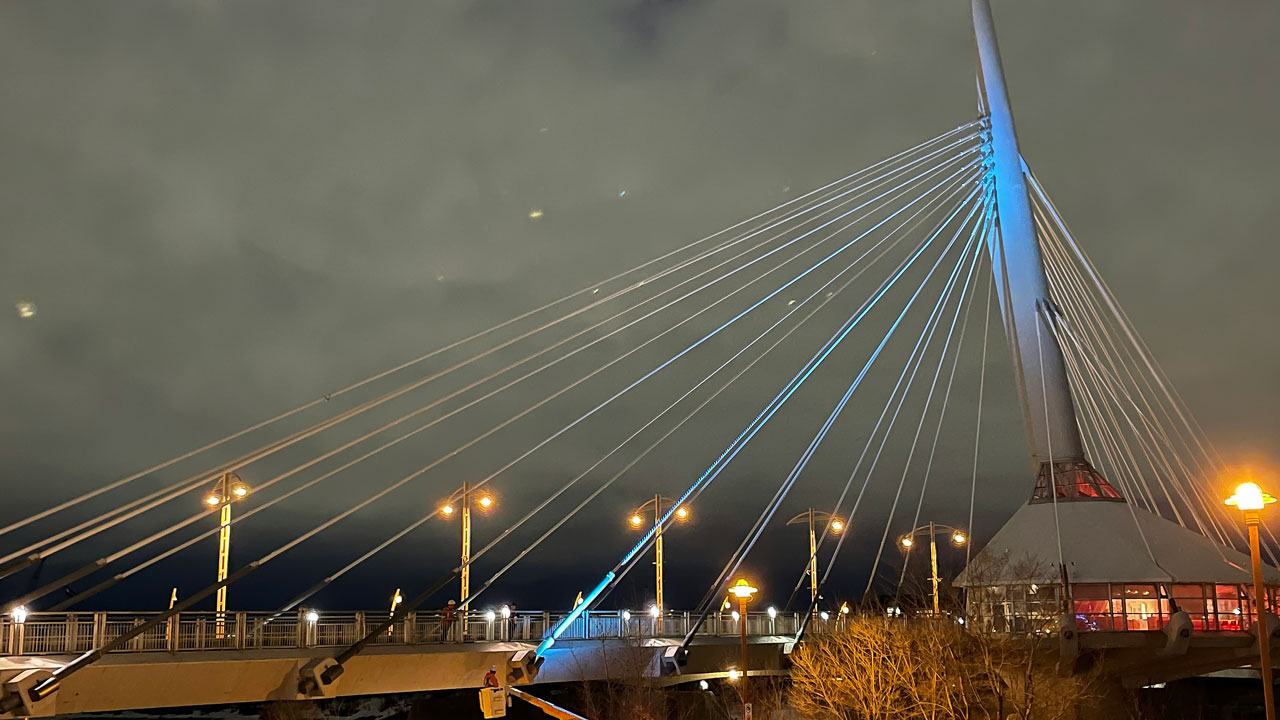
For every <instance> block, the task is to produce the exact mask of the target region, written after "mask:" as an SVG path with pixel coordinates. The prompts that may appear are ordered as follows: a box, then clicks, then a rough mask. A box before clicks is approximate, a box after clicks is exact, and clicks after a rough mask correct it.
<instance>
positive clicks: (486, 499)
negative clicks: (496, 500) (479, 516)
mask: <svg viewBox="0 0 1280 720" xmlns="http://www.w3.org/2000/svg"><path fill="white" fill-rule="evenodd" d="M478 502H479V503H480V507H482V508H484V509H485V510H488V509H489V508H491V507H493V496H492V495H481V496H480V500H478Z"/></svg>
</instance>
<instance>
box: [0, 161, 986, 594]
mask: <svg viewBox="0 0 1280 720" xmlns="http://www.w3.org/2000/svg"><path fill="white" fill-rule="evenodd" d="M967 154H968V153H967V152H966V153H962V154H961V155H959V156H957V157H954V158H950V159H948V160H947V161H944V162H943V163H941V164H939V165H937V166H934V167H933V168H930V170H929V171H926V172H925V173H921V174H918V175H916V176H915V177H913V178H912V179H911V180H908V181H907V182H906V183H904V185H900V186H898V187H897V188H894V189H892V190H891V191H889V192H887V193H882V194H881V195H878V196H877V197H876V198H873V200H872V201H869V202H868V203H864V204H862V205H860V206H858V207H857V208H854V210H851V211H849V212H846V213H844V214H842V215H840V216H838V217H837V218H836V219H837V220H838V219H842V218H844V217H847V216H848V215H849V214H851V213H852V212H854V211H856V210H860V209H865V208H866V207H867V206H868V205H870V204H871V203H873V202H874V201H876V200H879V199H882V198H884V197H885V196H886V195H892V193H893V192H896V191H899V190H901V193H903V194H905V193H906V192H907V191H908V190H909V189H910V188H911V187H913V186H914V183H916V182H923V181H925V180H927V179H928V178H929V177H930V176H931V174H932V173H934V172H937V171H941V170H943V169H945V168H946V167H947V166H948V165H949V164H950V163H953V162H956V161H958V160H960V159H963V158H964V157H965V156H967ZM931 155H932V154H931ZM855 197H856V196H855ZM877 209H878V208H877ZM875 211H876V210H873V211H872V212H875ZM866 217H867V216H863V219H865V218H866ZM831 222H834V221H831ZM831 222H828V223H824V224H823V225H822V226H819V228H815V229H814V231H816V230H817V229H821V228H823V227H826V226H827V225H829V224H831ZM811 232H813V231H810V232H807V233H805V234H804V235H801V236H800V238H803V237H806V236H808V235H809V234H811ZM783 235H785V233H782V234H779V235H776V236H774V238H771V239H770V241H771V240H773V239H776V238H777V237H781V236H783ZM800 238H795V239H793V240H791V241H790V242H788V243H786V244H784V245H783V246H781V247H787V246H789V245H791V244H793V243H794V242H797V241H798V240H799V239H800ZM828 239H829V238H828ZM768 242H769V241H766V242H765V243H761V244H760V245H757V246H756V247H757V248H758V247H761V246H763V245H764V244H767V243H768ZM781 247H780V248H775V249H774V250H773V251H770V252H768V253H766V254H765V255H763V256H761V257H758V258H756V259H755V260H753V261H752V262H749V263H747V265H744V266H742V267H739V268H738V270H741V269H743V268H745V267H747V266H749V265H751V264H753V263H754V262H757V261H759V260H761V259H763V258H764V257H768V256H769V255H771V254H772V253H773V252H776V251H778V250H780V249H781ZM753 249H755V248H753ZM810 249H811V248H810ZM748 252H749V251H748ZM743 254H745V253H743ZM737 257H741V254H740V255H738V256H735V258H734V259H736V258H737ZM723 264H724V263H721V264H719V265H716V266H715V267H714V268H712V269H715V268H718V267H720V266H721V265H723ZM706 272H709V270H707V271H704V272H702V273H699V274H698V275H696V276H694V277H693V278H690V279H687V280H686V281H684V282H682V283H680V284H679V285H677V286H675V287H681V286H683V285H684V284H686V283H688V282H691V281H692V280H693V279H696V278H697V277H701V276H702V275H703V274H706ZM734 272H737V271H736V270H735V271H734ZM731 274H733V273H728V274H726V275H722V276H721V277H720V278H719V279H718V280H720V279H724V278H725V277H728V275H731ZM718 280H717V281H718ZM713 282H715V281H713ZM708 285H709V284H707V285H703V286H701V287H699V288H698V290H701V289H703V288H705V287H708ZM674 289H675V288H669V289H668V290H665V291H663V292H662V293H659V295H658V296H655V297H654V298H649V299H648V300H645V301H642V302H641V303H639V304H638V305H636V306H633V307H632V308H629V309H628V310H624V311H623V312H622V313H617V314H615V315H614V316H612V317H610V318H607V319H605V320H603V321H600V322H598V323H596V324H594V325H592V326H591V327H589V328H586V329H584V330H581V331H579V332H578V333H575V334H574V335H572V336H570V338H566V339H564V340H562V341H560V342H559V343H556V344H555V345H553V346H552V348H555V347H558V346H559V345H561V344H564V343H565V342H568V341H569V340H571V339H574V338H576V337H578V336H580V335H582V334H583V333H585V332H588V331H590V330H592V329H595V328H597V327H599V326H601V325H603V324H605V323H607V322H609V321H611V320H613V319H615V318H617V317H620V316H621V315H623V314H625V313H626V312H629V311H630V310H631V309H635V307H640V306H642V305H644V304H646V303H648V302H649V301H651V300H653V299H656V297H660V296H661V295H664V294H666V293H667V292H670V291H671V290H674ZM694 292H697V290H695V291H694ZM692 294H693V293H687V294H685V295H683V296H682V297H681V298H680V299H681V300H683V299H685V298H687V297H689V296H690V295H692ZM670 305H671V303H669V304H667V305H664V306H663V307H661V308H659V310H662V309H665V308H667V307H670ZM652 314H653V313H649V314H646V315H644V316H643V317H641V318H639V319H637V320H636V321H633V322H631V323H628V324H627V325H625V326H623V327H621V328H618V329H617V330H615V331H613V332H612V333H610V334H609V335H606V336H605V337H610V336H612V335H613V334H616V333H618V332H621V331H622V330H625V329H626V328H628V327H630V326H631V325H634V324H635V322H639V321H640V320H643V319H646V318H648V317H650V316H651V315H652ZM603 339H605V338H598V339H597V340H596V342H599V341H602V340H603ZM591 344H594V343H591ZM504 346H505V345H504ZM500 347H503V346H500ZM552 348H547V349H544V350H543V351H540V352H538V353H534V354H533V355H532V356H531V357H537V356H538V355H541V354H542V353H544V352H546V351H548V350H549V349H552ZM492 351H493V349H491V350H489V351H485V352H484V353H481V354H479V355H477V356H473V357H472V358H469V359H468V360H465V361H463V362H461V363H459V364H457V365H454V366H453V367H451V368H448V369H446V370H444V371H441V372H439V373H436V374H434V375H431V376H428V377H427V378H424V379H421V380H419V381H417V382H415V383H411V384H410V385H408V386H405V387H403V388H401V389H400V390H397V391H395V392H394V393H391V394H388V395H387V396H384V397H383V398H379V399H378V400H375V401H370V402H369V403H366V404H365V405H362V406H360V407H359V408H353V409H352V410H350V411H348V412H347V413H345V414H344V415H343V416H341V417H339V418H336V419H333V420H330V421H326V422H325V423H323V425H324V428H322V429H327V428H328V427H331V426H333V425H334V424H336V423H338V422H341V421H342V420H345V419H347V418H349V417H351V416H353V415H354V414H358V413H359V412H363V410H365V409H368V408H369V407H370V406H372V405H376V404H381V402H384V401H386V400H389V399H392V398H394V397H398V396H400V395H403V394H404V393H406V392H408V391H410V390H413V389H416V388H417V387H420V386H421V385H423V384H425V383H426V382H429V381H431V380H434V379H436V378H438V377H440V376H442V375H445V374H447V373H449V372H451V371H453V370H455V369H457V368H459V367H462V366H464V365H466V364H467V363H469V362H471V361H473V360H475V359H478V358H480V357H483V356H485V355H488V354H489V353H490V352H492ZM527 359H529V358H526V360H527ZM521 362H523V361H521ZM519 364H521V363H520V362H518V363H516V364H514V365H512V366H508V367H507V368H504V370H503V371H499V372H498V373H495V374H494V375H491V376H490V377H494V376H496V375H498V374H501V373H502V372H504V371H505V370H507V369H510V368H512V367H515V366H517V365H519ZM487 379H488V378H485V379H482V380H481V381H478V382H477V383H473V384H472V385H470V386H468V387H467V388H463V390H466V389H470V388H471V387H474V386H475V385H477V384H479V383H480V382H484V380H487ZM522 379H523V378H522ZM459 392H461V391H457V392H455V393H454V394H452V395H450V396H449V397H448V398H444V399H441V400H440V401H439V402H443V401H444V400H445V399H449V398H451V397H454V396H456V395H457V394H458V393H459ZM439 402H437V403H435V404H433V405H430V406H428V407H427V408H424V409H422V412H425V411H426V410H427V409H430V408H431V407H434V406H435V405H437V404H439ZM402 419H403V418H402ZM383 429H385V427H384V428H383ZM380 430H381V429H380ZM380 430H379V431H380ZM379 431H375V433H374V434H376V432H379ZM366 437H368V436H366ZM299 439H301V438H299ZM361 439H364V438H361ZM295 442H296V441H295ZM357 442H358V441H357ZM349 446H350V443H349V444H348V445H347V446H344V448H343V449H345V447H349ZM278 449H280V448H279V447H276V448H273V449H272V450H271V451H268V452H264V453H260V454H259V455H257V456H254V457H252V458H250V461H253V460H257V459H261V458H262V457H265V456H266V455H268V454H270V453H271V452H274V451H275V450H278ZM332 454H333V453H330V455H332ZM243 464H244V463H241V465H243ZM311 464H314V462H312V463H311ZM194 477H196V476H193V478H194ZM189 480H191V482H188V481H186V480H184V481H182V483H188V486H187V487H183V488H181V489H178V490H176V491H173V488H174V487H177V485H175V486H171V487H170V488H166V489H164V490H161V491H158V492H157V493H153V494H152V495H150V496H148V497H147V498H143V500H149V499H152V498H155V497H156V496H157V495H159V494H160V493H164V492H165V491H166V490H167V491H171V492H169V494H167V495H165V496H164V497H162V498H160V499H159V500H155V501H153V502H151V503H150V504H148V505H146V506H145V507H142V508H139V509H136V510H134V511H133V512H131V513H129V514H128V515H124V516H120V517H117V518H115V519H113V520H110V521H108V522H105V523H101V524H100V525H99V526H98V527H96V528H95V529H93V530H90V531H88V532H86V533H83V534H82V535H80V536H77V538H75V539H73V540H71V541H66V542H63V543H60V544H59V545H57V546H55V547H54V549H52V550H49V549H46V550H45V551H43V552H42V553H35V554H33V555H30V556H27V557H26V558H24V560H25V562H24V563H22V564H18V563H14V564H13V566H12V567H6V568H5V570H3V571H0V577H3V576H4V575H6V574H9V573H11V572H15V571H16V570H18V569H21V568H22V567H25V566H26V565H29V564H31V563H32V562H35V561H36V560H39V559H42V558H43V557H47V556H48V555H49V554H52V553H53V552H57V551H59V550H62V549H65V548H66V547H68V546H70V545H72V544H74V543H76V542H80V541H82V540H84V539H87V538H88V537H91V536H92V535H94V534H97V533H98V532H101V531H103V530H105V529H108V528H110V527H113V526H115V525H118V524H120V523H121V522H124V521H125V520H127V519H131V518H132V517H135V516H136V515H138V514H140V513H142V512H145V511H147V510H150V509H153V508H154V507H157V506H158V505H160V504H163V503H164V502H167V501H169V500H172V499H174V498H176V497H178V496H179V495H181V494H183V493H185V492H189V491H191V490H194V489H197V488H199V487H202V486H203V485H204V484H205V483H206V482H207V476H206V475H203V474H202V475H200V476H198V479H194V480H192V479H189ZM182 483H179V484H178V485H180V484H182ZM108 515H110V513H108ZM102 517H106V516H102ZM102 517H100V518H95V520H93V521H88V522H86V523H82V524H81V525H78V526H76V527H75V528H72V530H71V531H76V530H81V529H83V528H85V527H86V526H89V525H91V524H93V523H94V522H95V521H100V520H101V519H102ZM71 531H64V532H63V533H61V534H59V535H57V536H54V537H55V539H56V538H61V537H65V535H66V534H68V532H71ZM42 542H44V541H42ZM39 544H40V543H37V544H35V545H32V546H28V547H27V548H24V549H22V550H19V551H17V552H14V553H11V554H10V555H9V556H6V557H4V558H0V563H3V562H6V561H10V560H13V559H15V558H18V557H20V556H22V555H23V554H24V553H27V552H29V551H31V550H33V549H35V548H36V547H38V546H39Z"/></svg>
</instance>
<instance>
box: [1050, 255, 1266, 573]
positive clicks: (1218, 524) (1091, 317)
mask: <svg viewBox="0 0 1280 720" xmlns="http://www.w3.org/2000/svg"><path fill="white" fill-rule="evenodd" d="M1051 247H1052V245H1051ZM1053 252H1054V253H1055V254H1056V257H1055V258H1054V260H1055V264H1056V265H1057V266H1058V268H1059V269H1057V272H1060V273H1062V274H1064V275H1066V276H1069V277H1073V278H1074V281H1075V282H1074V290H1075V292H1073V293H1072V299H1071V302H1073V303H1075V305H1076V308H1077V310H1076V312H1077V314H1078V315H1079V316H1080V318H1081V320H1082V322H1081V323H1079V327H1080V328H1081V329H1082V330H1084V331H1085V332H1086V333H1088V335H1089V336H1092V338H1093V339H1092V340H1090V339H1089V337H1085V338H1084V344H1085V345H1086V347H1087V352H1090V353H1095V354H1100V355H1102V356H1103V359H1104V360H1106V361H1107V365H1108V366H1110V368H1111V370H1110V372H1109V373H1107V375H1108V376H1109V378H1110V379H1111V381H1112V382H1113V383H1114V386H1115V388H1117V389H1118V390H1120V392H1122V393H1123V394H1124V396H1125V399H1126V400H1128V401H1129V404H1130V406H1131V407H1132V408H1133V410H1134V412H1135V414H1137V415H1138V417H1139V419H1140V420H1142V426H1143V429H1144V430H1145V431H1146V432H1145V434H1146V436H1147V437H1148V438H1150V443H1149V445H1150V447H1151V449H1150V450H1149V449H1148V448H1147V447H1146V446H1147V445H1148V443H1146V442H1145V441H1143V445H1144V447H1143V450H1144V453H1148V454H1150V453H1152V452H1154V453H1157V454H1158V456H1159V458H1160V460H1161V464H1163V465H1164V471H1165V472H1166V473H1167V474H1168V475H1169V477H1170V481H1171V482H1173V483H1174V486H1175V489H1176V490H1177V492H1178V494H1179V495H1180V496H1181V497H1182V498H1183V501H1184V502H1185V503H1187V505H1188V508H1189V509H1190V510H1191V511H1192V512H1194V506H1195V504H1194V503H1192V502H1191V500H1189V499H1188V498H1187V497H1186V491H1185V490H1184V489H1183V487H1182V484H1181V482H1180V481H1179V478H1178V475H1179V473H1178V472H1176V471H1175V470H1174V468H1173V467H1172V463H1170V462H1169V459H1168V455H1172V456H1173V459H1174V461H1175V462H1176V464H1177V465H1178V466H1179V468H1180V469H1181V474H1183V475H1185V476H1186V477H1185V482H1186V486H1187V488H1189V490H1190V492H1191V493H1192V494H1193V495H1195V497H1196V499H1197V501H1198V502H1199V505H1200V508H1201V510H1203V511H1204V513H1205V519H1206V520H1207V521H1208V523H1209V525H1211V526H1212V527H1213V528H1214V530H1215V533H1216V534H1217V535H1218V538H1219V542H1221V543H1222V544H1224V545H1231V543H1229V542H1228V541H1227V539H1226V537H1225V534H1226V533H1227V531H1226V530H1225V529H1224V526H1225V527H1228V528H1231V529H1232V530H1233V531H1234V534H1235V536H1236V537H1237V538H1238V539H1241V540H1242V539H1243V536H1242V534H1241V533H1240V531H1239V528H1237V527H1236V526H1235V525H1234V524H1233V523H1230V522H1229V521H1227V522H1225V523H1224V522H1223V518H1222V516H1221V514H1220V512H1221V511H1220V510H1219V509H1218V503H1216V502H1214V501H1212V500H1210V499H1209V498H1207V497H1206V491H1205V488H1204V487H1203V486H1202V485H1200V484H1199V483H1195V482H1193V481H1192V477H1193V476H1194V475H1196V474H1202V473H1204V472H1205V468H1204V466H1203V465H1202V464H1201V463H1200V462H1199V461H1196V462H1195V465H1196V469H1195V470H1193V469H1191V468H1190V467H1188V466H1187V464H1186V463H1185V462H1183V460H1182V453H1181V452H1180V451H1179V449H1178V448H1177V447H1176V445H1175V443H1174V442H1173V440H1172V439H1171V438H1170V436H1169V433H1168V432H1167V431H1166V429H1165V427H1164V425H1163V424H1162V423H1161V422H1160V421H1159V419H1158V418H1156V416H1155V415H1156V413H1155V411H1154V410H1153V409H1152V408H1151V405H1150V402H1149V400H1148V397H1147V394H1146V393H1145V392H1144V391H1143V386H1144V385H1145V386H1146V388H1147V390H1148V391H1150V392H1151V393H1152V394H1153V396H1154V390H1152V389H1151V387H1150V384H1149V382H1148V381H1147V379H1146V377H1145V374H1144V373H1142V372H1141V369H1139V368H1135V367H1131V364H1134V359H1133V357H1132V355H1128V358H1127V359H1128V360H1129V362H1126V357H1125V356H1124V355H1121V354H1120V353H1119V351H1118V350H1117V349H1116V344H1115V342H1114V338H1113V337H1112V336H1111V334H1110V332H1109V330H1108V329H1107V327H1106V325H1105V323H1103V322H1102V320H1101V318H1100V317H1098V315H1097V314H1096V311H1097V306H1096V303H1095V301H1094V300H1093V298H1092V297H1090V295H1089V294H1088V293H1087V292H1086V291H1085V289H1084V287H1083V279H1082V278H1081V277H1080V275H1079V271H1078V270H1076V269H1075V267H1074V266H1073V265H1072V264H1071V263H1070V262H1069V261H1068V259H1067V258H1066V256H1065V250H1064V249H1063V248H1062V247H1061V246H1060V245H1059V246H1057V247H1053ZM1081 307H1084V308H1087V310H1081V309H1080V308H1081ZM1099 348H1101V350H1102V352H1101V353H1099V352H1098V349H1099ZM1108 349H1110V352H1107V351H1108ZM1126 354H1127V353H1126ZM1117 363H1118V364H1119V368H1117ZM1121 370H1123V372H1124V374H1125V375H1126V376H1127V377H1128V378H1129V383H1128V384H1127V387H1131V388H1132V389H1133V393H1131V392H1129V390H1128V389H1126V383H1124V382H1123V381H1122V380H1121V378H1120V376H1119V375H1120V372H1121ZM1101 371H1103V372H1105V368H1102V369H1101ZM1135 375H1136V377H1135ZM1136 378H1142V382H1141V383H1139V382H1138V380H1137V379H1136ZM1134 394H1137V395H1138V398H1139V399H1140V400H1141V405H1139V402H1138V400H1136V399H1134V397H1133V395H1134ZM1116 402H1117V403H1119V400H1118V399H1117V400H1116ZM1156 402H1157V405H1160V402H1159V398H1158V396H1156ZM1121 410H1123V409H1122V408H1121ZM1161 414H1163V415H1164V416H1165V419H1166V420H1167V421H1170V422H1171V421H1172V419H1171V418H1170V417H1169V415H1168V412H1167V410H1162V413H1161ZM1125 415H1126V416H1127V415H1128V414H1127V413H1125ZM1126 419H1128V418H1127V417H1126ZM1134 434H1135V437H1136V438H1137V439H1138V440H1139V441H1142V437H1141V436H1142V434H1143V433H1140V432H1139V431H1138V429H1137V427H1136V426H1134ZM1183 448H1184V449H1188V450H1189V449H1190V448H1189V446H1188V445H1186V444H1185V443H1183ZM1166 449H1167V450H1168V453H1166V452H1165V450H1166ZM1153 467H1154V462H1153ZM1157 478H1158V479H1159V474H1158V473H1157ZM1161 482H1163V481H1161ZM1199 522H1200V521H1199V520H1198V519H1197V523H1198V524H1199ZM1201 533H1202V534H1205V535H1207V534H1208V533H1207V532H1205V531H1204V530H1203V529H1202V530H1201ZM1268 553H1270V548H1268Z"/></svg>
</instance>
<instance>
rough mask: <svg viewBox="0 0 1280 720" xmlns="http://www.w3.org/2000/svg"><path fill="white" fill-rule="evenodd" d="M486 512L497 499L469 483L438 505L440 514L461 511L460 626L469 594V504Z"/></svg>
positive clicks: (450, 515) (464, 623)
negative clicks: (474, 488) (475, 488)
mask: <svg viewBox="0 0 1280 720" xmlns="http://www.w3.org/2000/svg"><path fill="white" fill-rule="evenodd" d="M473 503H474V504H475V506H476V507H477V508H479V509H480V512H483V513H487V512H489V511H490V510H492V509H493V508H495V507H497V505H498V501H497V500H496V499H494V497H493V494H492V493H490V492H489V491H488V490H473V489H472V488H471V484H470V483H462V487H461V488H459V490H458V492H457V493H456V494H454V495H453V496H452V497H450V498H449V500H448V501H447V502H445V504H443V505H441V506H440V515H442V516H443V517H445V518H450V517H453V515H454V513H456V512H458V511H459V510H461V511H462V513H461V514H462V596H461V597H459V598H458V603H459V604H458V611H459V612H460V613H461V614H462V615H463V621H462V627H463V628H466V626H467V623H466V619H465V616H466V612H467V598H468V597H470V595H471V505H472V504H473Z"/></svg>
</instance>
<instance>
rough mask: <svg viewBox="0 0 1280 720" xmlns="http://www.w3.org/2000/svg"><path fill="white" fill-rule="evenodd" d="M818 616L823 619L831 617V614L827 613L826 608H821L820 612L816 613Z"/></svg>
mask: <svg viewBox="0 0 1280 720" xmlns="http://www.w3.org/2000/svg"><path fill="white" fill-rule="evenodd" d="M818 617H820V618H822V619H823V621H826V620H830V619H831V616H830V615H828V614H827V611H826V610H823V611H822V612H820V613H818Z"/></svg>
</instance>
